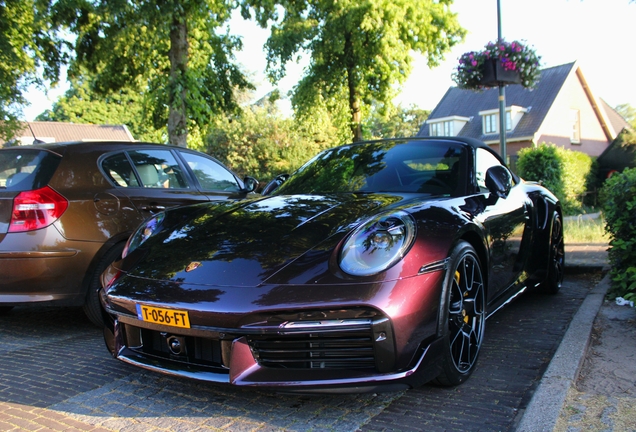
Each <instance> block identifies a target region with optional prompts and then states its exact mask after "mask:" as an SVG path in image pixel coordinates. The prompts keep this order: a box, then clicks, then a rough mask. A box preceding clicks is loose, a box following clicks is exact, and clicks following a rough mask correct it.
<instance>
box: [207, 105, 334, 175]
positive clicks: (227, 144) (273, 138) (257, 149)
mask: <svg viewBox="0 0 636 432" xmlns="http://www.w3.org/2000/svg"><path fill="white" fill-rule="evenodd" d="M208 132H209V133H208V138H207V146H206V147H205V148H201V149H199V150H203V151H206V152H208V153H210V154H211V155H213V156H214V157H216V158H218V159H219V160H221V161H222V162H223V163H224V164H226V165H227V166H228V167H230V168H231V169H232V170H234V171H235V172H237V173H238V174H240V175H251V176H254V177H256V178H258V179H259V180H260V181H261V182H262V183H266V182H267V181H269V180H271V179H272V178H274V177H275V176H276V175H278V174H283V173H291V172H292V171H294V170H295V169H297V168H299V167H300V166H301V165H302V164H303V163H304V162H306V161H307V160H308V159H309V158H311V157H313V156H314V155H315V154H317V153H318V152H319V151H321V150H324V149H327V148H330V147H334V146H336V145H338V144H340V143H341V142H342V137H339V134H338V127H337V125H334V124H333V122H332V120H331V116H330V113H329V111H328V110H327V109H326V108H325V107H322V108H320V109H316V110H314V112H313V113H311V115H309V114H308V115H306V116H304V117H303V118H302V119H297V120H293V119H290V118H284V117H283V116H282V115H281V113H280V112H279V111H278V109H277V108H276V105H275V102H274V101H271V100H263V101H260V103H259V104H255V105H252V106H250V107H246V108H245V109H243V110H242V111H241V113H240V114H237V115H233V116H231V118H229V119H228V118H223V117H217V118H215V119H213V120H212V122H211V124H210V128H209V130H208Z"/></svg>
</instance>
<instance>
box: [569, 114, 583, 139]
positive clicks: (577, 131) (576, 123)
mask: <svg viewBox="0 0 636 432" xmlns="http://www.w3.org/2000/svg"><path fill="white" fill-rule="evenodd" d="M570 121H571V122H572V130H571V131H570V143H572V144H581V111H579V110H577V109H571V110H570Z"/></svg>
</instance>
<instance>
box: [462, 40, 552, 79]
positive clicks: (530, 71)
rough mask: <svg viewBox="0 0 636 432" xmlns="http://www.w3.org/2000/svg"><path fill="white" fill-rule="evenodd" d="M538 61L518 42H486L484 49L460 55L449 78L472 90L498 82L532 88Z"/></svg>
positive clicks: (535, 56)
mask: <svg viewBox="0 0 636 432" xmlns="http://www.w3.org/2000/svg"><path fill="white" fill-rule="evenodd" d="M539 60H540V57H538V56H537V55H536V53H535V52H534V50H533V49H531V48H529V47H528V46H527V45H524V44H522V43H520V42H518V41H514V42H511V43H508V42H506V41H501V42H500V43H494V42H489V43H488V44H487V45H486V46H485V49H484V50H483V51H479V52H476V51H471V52H467V53H465V54H463V55H462V56H461V57H460V58H459V65H458V66H457V70H456V71H455V72H454V73H453V75H452V78H453V81H455V83H456V84H457V86H458V87H460V88H464V89H471V90H481V89H484V88H487V87H497V86H499V85H500V84H502V85H507V84H521V85H522V86H523V87H525V88H533V87H534V86H535V85H536V83H537V81H538V80H539V66H540V65H539Z"/></svg>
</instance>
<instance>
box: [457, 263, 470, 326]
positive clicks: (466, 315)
mask: <svg viewBox="0 0 636 432" xmlns="http://www.w3.org/2000/svg"><path fill="white" fill-rule="evenodd" d="M459 276H460V273H459V270H455V282H457V285H458V286H459ZM467 295H468V291H466V292H465V293H464V297H466V296H467ZM462 316H463V317H464V323H465V324H468V319H469V318H468V314H466V309H462Z"/></svg>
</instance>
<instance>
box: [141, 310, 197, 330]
mask: <svg viewBox="0 0 636 432" xmlns="http://www.w3.org/2000/svg"><path fill="white" fill-rule="evenodd" d="M137 317H138V318H139V319H140V320H142V321H145V322H150V323H155V324H163V325H168V326H172V327H179V328H190V317H189V316H188V311H183V310H177V309H165V308H158V307H153V306H146V305H140V304H138V305H137Z"/></svg>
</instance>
